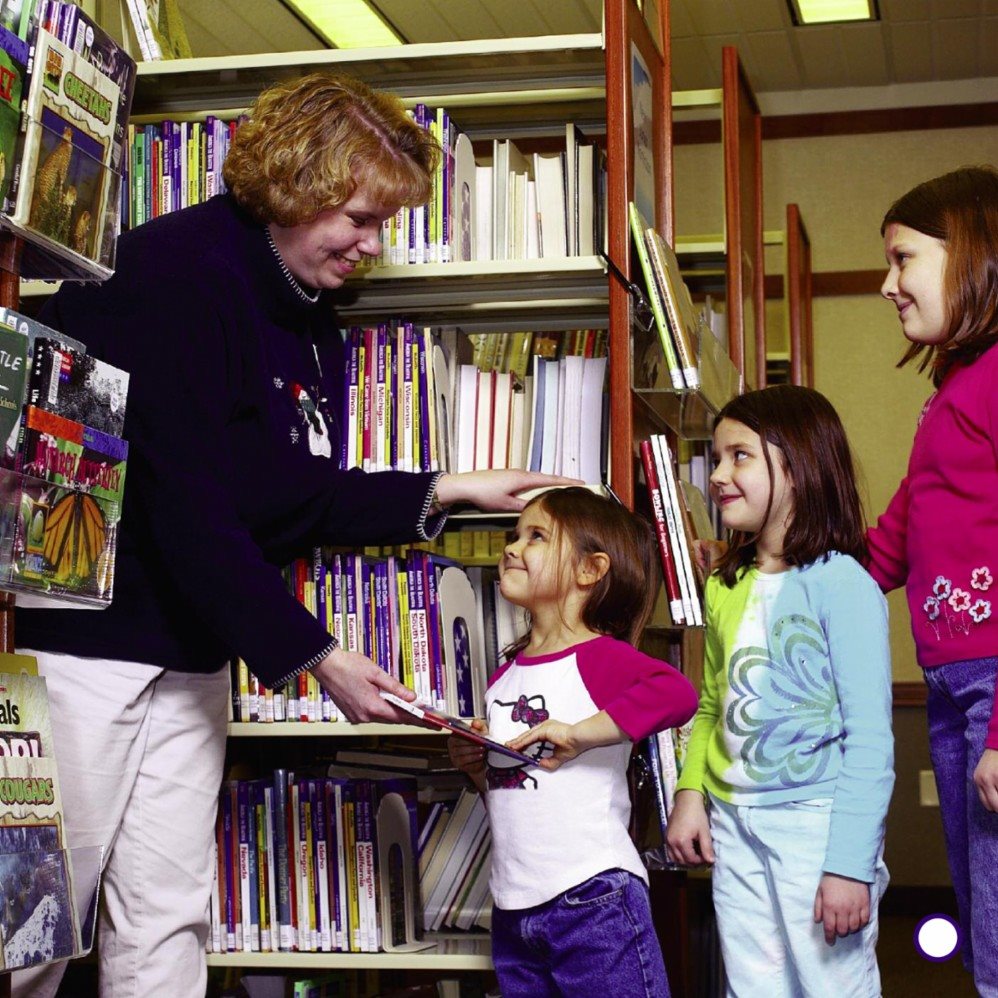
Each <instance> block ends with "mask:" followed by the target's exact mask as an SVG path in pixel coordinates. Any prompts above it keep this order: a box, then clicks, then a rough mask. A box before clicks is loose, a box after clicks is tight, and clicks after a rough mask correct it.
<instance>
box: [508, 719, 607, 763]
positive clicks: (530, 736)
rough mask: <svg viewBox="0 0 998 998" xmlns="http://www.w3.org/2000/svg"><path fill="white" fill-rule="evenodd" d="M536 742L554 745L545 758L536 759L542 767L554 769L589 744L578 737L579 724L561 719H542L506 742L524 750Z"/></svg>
mask: <svg viewBox="0 0 998 998" xmlns="http://www.w3.org/2000/svg"><path fill="white" fill-rule="evenodd" d="M537 742H548V743H549V744H551V745H553V746H554V753H553V754H552V755H549V756H547V757H546V758H542V759H538V760H537V765H538V766H540V767H541V768H542V769H547V770H551V771H552V772H553V771H554V770H556V769H557V768H558V767H559V766H561V765H563V764H564V763H566V762H568V761H569V760H570V759H574V758H575V757H576V756H577V755H579V754H580V753H581V752H584V751H585V750H586V749H587V748H591V747H592V746H591V745H588V744H584V743H583V741H582V739H581V738H580V737H579V725H577V724H565V723H564V722H563V721H552V720H547V721H542V722H541V723H540V724H538V725H537V727H536V728H531V729H530V730H529V731H525V732H524V733H523V734H522V735H517V736H516V738H514V739H512V740H511V741H508V742H506V745H507V746H508V747H509V748H511V749H516V751H517V752H525V751H526V750H527V748H528V746H530V745H534V744H535V743H537Z"/></svg>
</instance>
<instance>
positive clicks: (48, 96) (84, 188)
mask: <svg viewBox="0 0 998 998" xmlns="http://www.w3.org/2000/svg"><path fill="white" fill-rule="evenodd" d="M119 103H120V88H119V87H118V86H117V84H116V83H115V82H114V81H113V80H111V79H110V78H109V77H107V76H105V75H104V74H103V73H101V72H100V71H99V70H98V69H96V68H95V67H94V66H92V65H91V64H90V63H89V62H88V61H87V60H86V59H85V58H84V57H83V56H82V55H77V54H76V53H75V52H74V51H73V50H72V49H71V48H69V47H68V46H67V45H65V44H64V43H63V42H61V41H59V40H58V39H57V38H55V37H54V36H53V35H51V34H49V32H47V31H44V30H39V31H38V35H37V40H36V43H35V53H34V59H33V62H32V67H31V83H30V87H29V91H28V98H27V105H26V112H27V113H26V126H25V132H24V136H23V139H24V145H23V153H22V156H21V172H20V176H19V180H18V184H17V201H16V207H15V211H14V213H13V216H12V220H13V221H14V222H15V223H16V224H18V225H24V226H27V227H28V228H29V229H33V230H35V231H36V232H39V233H41V234H42V235H43V236H47V237H48V238H49V239H52V240H54V241H56V242H58V243H61V244H63V245H64V246H66V247H68V248H69V249H70V250H72V251H73V252H75V253H79V254H81V255H82V256H84V257H87V258H88V259H91V260H101V258H102V256H103V255H104V252H103V251H104V249H105V248H106V247H104V246H103V245H102V244H103V243H104V241H105V236H104V225H103V218H104V211H105V208H106V207H107V206H108V198H109V193H110V190H111V186H112V184H111V179H112V176H113V174H112V171H111V169H110V163H111V158H112V151H113V146H114V132H115V124H116V120H117V115H118V107H119Z"/></svg>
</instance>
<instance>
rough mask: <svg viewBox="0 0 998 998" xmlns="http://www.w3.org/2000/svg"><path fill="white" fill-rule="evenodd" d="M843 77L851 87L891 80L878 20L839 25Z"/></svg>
mask: <svg viewBox="0 0 998 998" xmlns="http://www.w3.org/2000/svg"><path fill="white" fill-rule="evenodd" d="M839 37H840V39H841V41H842V55H843V58H844V60H845V73H846V78H847V79H848V80H849V83H850V85H851V86H854V87H882V86H885V85H886V84H888V83H890V82H891V81H890V76H889V75H888V65H887V47H886V45H885V44H884V34H883V30H882V28H881V27H880V25H879V24H844V25H842V27H841V28H840V29H839Z"/></svg>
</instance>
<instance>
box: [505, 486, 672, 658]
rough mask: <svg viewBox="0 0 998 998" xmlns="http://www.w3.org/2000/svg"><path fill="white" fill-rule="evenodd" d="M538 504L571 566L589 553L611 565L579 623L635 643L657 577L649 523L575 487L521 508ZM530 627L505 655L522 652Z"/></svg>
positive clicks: (651, 603) (652, 600) (547, 494)
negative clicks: (567, 552) (601, 556)
mask: <svg viewBox="0 0 998 998" xmlns="http://www.w3.org/2000/svg"><path fill="white" fill-rule="evenodd" d="M534 505H537V506H540V507H541V509H543V510H544V512H545V513H547V514H548V516H550V517H551V521H552V523H553V525H554V536H553V537H552V538H551V540H552V541H554V542H558V541H559V539H560V538H562V537H563V538H565V539H566V540H567V541H568V548H569V550H570V552H571V554H570V557H571V558H572V567H573V568H577V567H578V566H579V565H581V564H582V563H583V562H584V561H585V559H586V558H587V557H589V556H590V555H594V554H596V553H598V552H602V553H604V554H606V556H607V558H608V559H609V561H610V567H609V568H608V569H607V571H606V572H605V573H604V575H603V577H602V578H601V579H600V580H599V581H598V582H596V583H595V584H594V585H593V587H592V589H591V590H590V592H589V595H588V597H587V599H586V602H585V604H584V606H583V607H582V614H581V619H582V623H583V624H585V626H586V627H587V628H589V630H591V631H595V632H597V633H598V634H608V635H610V636H611V637H614V638H619V639H620V640H621V641H627V642H628V643H629V644H635V643H636V642H637V640H638V638H639V637H640V635H641V632H642V631H643V630H644V626H645V624H646V623H647V622H648V618H649V617H650V616H651V612H652V609H653V608H654V605H655V596H656V594H657V587H656V586H655V585H654V583H653V580H654V579H657V578H658V563H657V561H656V557H657V554H656V547H655V536H654V534H653V533H652V529H651V525H650V524H649V523H648V522H647V521H646V520H644V519H642V518H641V517H640V516H638V515H637V514H636V513H632V512H631V511H630V510H629V509H628V508H627V507H626V506H622V505H621V504H620V503H619V502H615V501H614V500H612V499H608V498H606V497H604V496H599V495H596V494H595V493H594V492H591V491H590V490H589V489H583V488H580V487H578V486H569V487H568V488H556V489H550V490H548V491H547V492H542V493H541V494H540V495H539V496H536V497H535V498H533V499H531V500H530V502H528V503H527V505H526V506H525V507H524V508H525V509H529V508H530V507H531V506H534ZM529 641H530V633H529V631H528V632H527V634H525V635H524V636H523V637H522V638H520V639H519V640H518V641H516V642H514V643H513V644H512V645H510V647H509V648H507V649H504V651H503V654H504V655H505V656H506V658H512V657H513V656H515V655H516V654H517V653H518V652H520V651H522V650H523V649H524V648H525V647H526V646H527V644H528V643H529Z"/></svg>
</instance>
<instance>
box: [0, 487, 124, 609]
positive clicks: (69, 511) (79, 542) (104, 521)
mask: <svg viewBox="0 0 998 998" xmlns="http://www.w3.org/2000/svg"><path fill="white" fill-rule="evenodd" d="M120 517H121V506H120V504H119V503H117V502H115V501H114V500H111V499H106V498H103V497H102V496H99V495H96V494H91V493H87V492H83V491H80V490H79V489H74V488H66V487H64V486H61V485H55V484H51V483H48V482H45V481H42V480H41V479H38V478H31V477H25V478H23V479H22V480H21V483H20V500H19V501H18V502H15V503H13V504H11V505H5V506H4V507H3V509H2V511H0V532H2V533H3V534H4V535H5V537H6V538H7V539H8V543H9V545H10V547H9V550H10V560H9V564H3V565H0V570H2V571H3V574H4V583H3V584H4V586H5V587H6V588H10V589H14V590H16V591H20V592H27V593H32V594H38V595H44V596H53V597H57V598H59V599H60V600H61V601H68V602H76V603H82V604H87V605H96V606H100V605H107V604H109V603H110V602H111V595H112V587H113V582H114V556H115V551H116V549H117V539H118V522H119V520H120ZM4 547H5V548H6V544H5V545H4ZM25 605H27V604H25Z"/></svg>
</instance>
